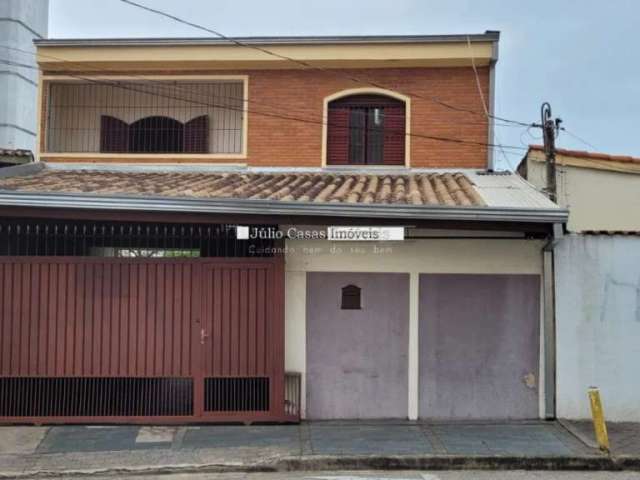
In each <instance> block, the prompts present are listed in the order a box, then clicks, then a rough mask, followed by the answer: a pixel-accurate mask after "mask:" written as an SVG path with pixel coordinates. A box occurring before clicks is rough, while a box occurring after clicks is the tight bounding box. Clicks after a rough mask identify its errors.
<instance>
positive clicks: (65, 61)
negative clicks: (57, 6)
mask: <svg viewBox="0 0 640 480" xmlns="http://www.w3.org/2000/svg"><path fill="white" fill-rule="evenodd" d="M0 48H5V49H8V50H13V51H16V52H20V53H23V54H28V55H32V56H35V57H43V58H49V59H52V60H56V61H59V62H63V63H65V64H69V65H76V66H79V67H82V69H83V70H86V67H87V66H89V67H91V68H93V69H94V70H96V71H98V72H105V73H108V74H113V73H120V72H119V71H118V70H113V69H105V68H101V67H98V66H96V64H92V63H85V62H82V63H80V62H73V61H71V60H66V59H63V58H60V57H56V56H54V55H48V54H44V53H41V52H38V53H35V52H31V51H28V50H23V49H20V48H15V47H9V46H6V45H0ZM21 65H24V64H21ZM24 66H25V68H33V69H37V67H34V66H31V65H24ZM126 76H127V77H132V78H137V79H140V80H142V81H144V82H146V83H152V84H155V85H158V86H159V87H161V88H163V89H166V88H173V89H174V90H182V91H184V92H185V93H188V94H189V95H190V96H194V95H195V96H199V97H205V98H209V96H208V95H206V94H204V93H198V92H194V91H193V90H189V89H186V88H181V87H180V86H179V85H171V86H168V85H166V81H162V80H153V79H149V78H146V77H145V76H143V75H134V74H127V75H126ZM216 97H217V98H224V99H227V100H234V101H239V102H246V103H255V104H257V105H264V106H268V107H271V108H276V109H280V108H281V105H273V104H269V103H266V102H263V101H259V100H254V99H251V98H246V99H245V98H242V97H229V96H223V95H217V96H216ZM294 110H298V111H299V112H302V109H296V108H294ZM304 112H305V115H306V114H308V111H307V110H306V109H305V110H304ZM386 116H387V117H395V116H402V115H394V114H386ZM317 118H322V116H321V115H318V116H317ZM455 123H456V124H458V125H486V122H467V121H457V122H455ZM496 125H497V126H501V127H519V125H514V124H508V123H507V124H504V123H503V124H496Z"/></svg>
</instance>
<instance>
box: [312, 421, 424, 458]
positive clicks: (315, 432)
mask: <svg viewBox="0 0 640 480" xmlns="http://www.w3.org/2000/svg"><path fill="white" fill-rule="evenodd" d="M309 429H310V439H311V449H312V452H313V454H315V455H425V454H430V453H434V450H433V447H432V445H431V443H430V442H429V440H428V439H427V437H426V436H425V435H424V434H423V433H422V430H421V429H420V426H418V425H410V424H406V425H391V424H389V425H385V424H380V425H366V424H365V425H357V424H351V425H340V424H311V425H310V427H309Z"/></svg>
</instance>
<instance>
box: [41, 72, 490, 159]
mask: <svg viewBox="0 0 640 480" xmlns="http://www.w3.org/2000/svg"><path fill="white" fill-rule="evenodd" d="M478 72H479V76H480V83H481V85H482V88H483V90H484V96H485V98H486V99H487V100H488V99H489V69H488V67H481V68H478ZM98 73H99V72H98ZM129 73H131V74H140V75H151V74H156V75H158V74H168V75H171V74H181V75H187V74H190V73H193V74H199V75H202V74H206V73H211V74H212V75H224V74H229V75H238V74H242V75H248V76H249V104H248V109H249V128H248V132H249V137H248V152H247V153H248V156H247V159H246V162H247V163H248V164H249V165H252V166H301V167H305V166H306V167H320V166H321V164H322V148H321V147H322V114H323V106H324V98H325V97H327V96H329V95H331V94H334V93H336V92H339V91H341V90H346V89H352V88H362V87H367V85H366V84H362V83H358V82H354V81H352V80H350V79H348V78H346V76H348V75H351V76H354V77H357V78H360V79H367V80H368V81H370V82H372V83H377V84H381V85H384V86H387V87H389V89H392V90H395V91H397V92H399V93H402V94H405V95H408V96H411V98H412V100H411V133H412V134H413V135H429V136H437V137H446V138H453V139H461V140H465V141H472V142H480V143H486V141H487V124H486V122H485V120H484V116H482V115H474V114H470V113H465V112H459V111H454V110H451V109H449V108H446V107H443V106H441V105H438V104H437V103H435V102H433V101H431V100H428V99H429V98H437V99H439V100H441V101H443V102H446V103H448V104H450V105H454V106H456V107H459V108H461V109H467V110H472V111H475V112H479V113H481V112H483V107H482V101H481V99H480V95H479V94H478V88H477V85H476V79H475V75H474V73H473V70H472V69H471V67H457V68H396V69H392V68H388V69H387V68H385V69H355V70H352V71H347V70H339V71H336V72H323V71H319V70H249V71H211V72H202V71H197V72H186V71H173V70H172V71H158V72H129ZM91 74H93V72H86V75H91ZM412 93H415V94H418V95H420V96H421V97H423V98H418V97H415V96H414V95H411V94H412ZM45 108H46V100H44V101H43V114H42V122H44V119H45V118H46V111H45ZM260 113H262V114H260ZM270 113H271V114H277V115H285V116H291V117H297V118H301V119H308V120H311V121H310V122H301V121H294V120H287V119H280V118H274V117H270V116H268V115H264V114H270ZM43 124H44V123H43ZM43 124H41V128H42V125H43ZM43 139H44V136H42V137H41V140H43ZM89 157H91V155H90V154H88V157H87V158H79V157H72V158H61V157H59V158H51V159H47V160H48V161H56V160H57V161H67V162H74V161H98V162H108V161H114V162H127V161H132V162H153V163H155V162H164V161H168V162H175V161H176V159H175V158H163V156H162V155H159V156H158V158H153V159H146V160H140V159H133V158H131V159H127V158H122V157H118V158H105V157H100V158H89ZM178 161H183V162H194V161H198V162H203V161H206V162H210V160H209V159H206V160H203V159H189V158H188V157H186V156H185V158H183V159H181V160H178ZM215 161H216V162H221V163H222V162H225V163H229V162H234V163H235V162H244V160H238V159H233V158H218V159H216V160H215ZM486 163H487V149H486V147H484V146H482V145H469V144H467V145H464V144H458V143H451V142H442V141H436V140H429V139H424V138H418V137H416V136H412V137H411V166H412V167H436V168H439V167H441V168H483V167H485V166H486Z"/></svg>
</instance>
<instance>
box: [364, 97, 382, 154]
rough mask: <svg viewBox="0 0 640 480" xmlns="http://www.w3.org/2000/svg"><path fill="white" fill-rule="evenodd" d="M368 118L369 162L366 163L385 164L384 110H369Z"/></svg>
mask: <svg viewBox="0 0 640 480" xmlns="http://www.w3.org/2000/svg"><path fill="white" fill-rule="evenodd" d="M368 113H369V115H368V118H367V148H366V150H367V161H366V163H372V164H381V163H384V155H383V153H384V109H382V108H379V107H375V108H370V109H369V112H368Z"/></svg>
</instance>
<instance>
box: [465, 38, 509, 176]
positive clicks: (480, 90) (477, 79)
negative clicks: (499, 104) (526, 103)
mask: <svg viewBox="0 0 640 480" xmlns="http://www.w3.org/2000/svg"><path fill="white" fill-rule="evenodd" d="M467 47H468V49H469V55H470V57H471V67H472V68H473V74H474V75H475V77H476V86H477V87H478V94H479V95H480V100H481V101H482V107H483V108H484V114H485V116H486V117H487V123H488V124H490V125H491V128H493V119H492V118H491V117H490V116H489V108H488V107H487V102H486V100H485V98H484V93H483V92H482V85H480V75H478V69H477V68H476V59H475V57H474V56H473V50H472V49H471V39H470V38H469V35H467ZM494 135H495V137H496V140H497V141H498V145H500V143H501V142H500V138H498V134H497V133H495V134H494ZM499 148H500V151H501V152H502V157H503V158H504V160H505V161H506V162H507V165H508V166H509V167H511V170H515V168H514V166H513V165H512V164H511V160H509V157H507V155H506V154H505V153H504V148H502V146H500V147H499Z"/></svg>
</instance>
